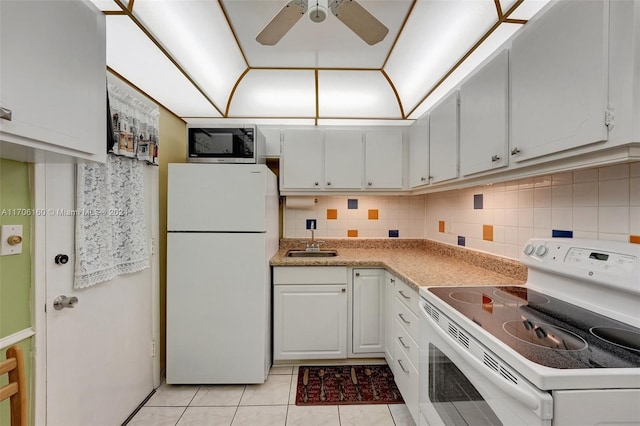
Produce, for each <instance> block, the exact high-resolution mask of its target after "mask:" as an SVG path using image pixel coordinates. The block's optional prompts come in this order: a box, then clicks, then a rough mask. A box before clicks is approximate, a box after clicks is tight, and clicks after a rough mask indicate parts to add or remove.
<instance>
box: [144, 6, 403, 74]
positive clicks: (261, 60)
mask: <svg viewBox="0 0 640 426" xmlns="http://www.w3.org/2000/svg"><path fill="white" fill-rule="evenodd" d="M138 1H140V0H138ZM287 2H288V0H243V1H238V0H223V1H222V4H223V6H224V9H225V10H226V13H227V16H228V17H229V21H230V23H231V25H232V27H233V30H234V32H235V34H236V36H237V37H238V42H239V43H240V46H241V47H242V50H243V51H244V53H245V56H246V58H247V61H248V62H249V65H250V66H251V67H283V68H359V69H362V68H380V67H382V65H383V63H384V61H385V59H386V57H387V55H388V54H389V51H390V50H391V47H392V46H393V42H394V40H395V39H396V37H397V34H398V31H399V29H400V27H401V26H402V23H403V22H404V20H405V18H406V16H407V13H408V12H409V9H410V7H411V4H412V2H413V1H412V0H358V3H359V4H360V5H362V7H364V8H365V9H366V10H367V11H368V12H369V13H371V14H372V15H373V16H374V17H376V18H377V19H378V20H379V21H380V22H382V24H384V25H385V26H386V27H387V28H389V33H388V34H387V35H386V37H385V38H384V39H383V40H382V41H380V42H379V43H376V44H374V45H373V46H370V45H368V44H367V43H366V42H365V41H364V40H362V39H361V38H360V37H358V36H357V35H356V34H355V33H354V32H353V31H351V30H350V29H349V28H348V27H347V26H346V25H345V24H344V23H342V22H340V20H338V19H337V18H336V17H335V16H334V15H333V14H332V13H331V11H330V10H329V11H328V12H327V16H326V18H325V19H324V21H322V22H319V23H315V22H313V21H312V20H311V19H310V18H309V13H312V9H313V7H314V6H315V5H316V4H315V3H316V0H309V12H307V13H306V14H305V15H304V16H303V17H302V18H301V19H300V20H299V21H298V22H297V23H295V24H294V25H293V27H292V28H291V30H289V31H288V32H287V33H286V34H285V35H284V36H283V37H282V39H280V41H279V42H278V43H277V44H275V45H274V46H264V45H262V44H260V43H258V42H257V41H256V36H257V35H258V34H259V33H260V32H261V31H262V29H263V28H264V27H265V26H266V25H267V23H268V22H269V21H270V20H271V19H273V17H274V16H276V15H277V14H278V12H279V11H280V9H282V7H283V6H284V5H285V4H287ZM319 3H320V5H321V6H322V3H323V2H322V1H319ZM326 3H327V2H326V0H325V1H324V4H325V5H326Z"/></svg>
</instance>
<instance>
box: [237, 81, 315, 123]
mask: <svg viewBox="0 0 640 426" xmlns="http://www.w3.org/2000/svg"><path fill="white" fill-rule="evenodd" d="M315 100H316V95H315V74H314V71H312V70H296V71H293V70H251V71H249V72H248V73H247V74H246V75H245V76H244V78H243V79H242V80H241V81H240V82H239V84H238V88H237V89H236V91H235V93H234V95H233V97H232V98H231V103H230V105H229V114H228V115H229V117H284V118H294V117H315V115H316V101H315Z"/></svg>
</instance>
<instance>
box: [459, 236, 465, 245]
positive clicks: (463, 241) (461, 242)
mask: <svg viewBox="0 0 640 426" xmlns="http://www.w3.org/2000/svg"><path fill="white" fill-rule="evenodd" d="M458 245H459V246H462V247H464V246H465V245H466V239H465V238H464V237H463V236H461V235H458Z"/></svg>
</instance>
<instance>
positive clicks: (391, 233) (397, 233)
mask: <svg viewBox="0 0 640 426" xmlns="http://www.w3.org/2000/svg"><path fill="white" fill-rule="evenodd" d="M399 237H400V231H399V230H397V229H389V238H399Z"/></svg>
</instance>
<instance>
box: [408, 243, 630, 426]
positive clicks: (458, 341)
mask: <svg viewBox="0 0 640 426" xmlns="http://www.w3.org/2000/svg"><path fill="white" fill-rule="evenodd" d="M520 260H521V261H522V263H523V264H525V265H526V266H527V267H528V270H529V275H528V279H527V283H526V285H524V286H469V287H467V286H465V287H429V288H421V290H420V294H421V296H422V300H421V302H420V308H421V313H422V315H421V319H420V321H421V323H420V366H419V368H420V371H419V377H420V389H419V402H420V414H421V418H420V421H421V426H422V425H430V426H434V425H447V426H449V425H474V426H476V425H500V424H503V425H580V426H583V425H596V424H606V425H614V424H625V425H631V424H635V425H640V245H635V244H630V243H622V242H612V241H600V240H596V241H594V240H574V239H555V238H554V239H532V240H530V241H529V242H528V244H527V245H526V246H525V247H524V249H523V251H522V254H521V256H520Z"/></svg>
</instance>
